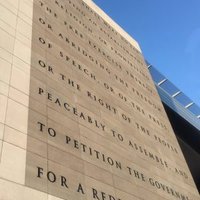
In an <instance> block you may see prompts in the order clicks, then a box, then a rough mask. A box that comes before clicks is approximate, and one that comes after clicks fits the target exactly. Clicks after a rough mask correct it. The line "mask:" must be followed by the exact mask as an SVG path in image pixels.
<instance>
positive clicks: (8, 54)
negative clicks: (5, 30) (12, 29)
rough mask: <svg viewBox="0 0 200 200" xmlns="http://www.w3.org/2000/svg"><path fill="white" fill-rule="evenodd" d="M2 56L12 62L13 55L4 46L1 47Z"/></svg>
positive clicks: (0, 53)
mask: <svg viewBox="0 0 200 200" xmlns="http://www.w3.org/2000/svg"><path fill="white" fill-rule="evenodd" d="M0 41H1V40H0ZM2 41H3V40H2ZM0 57H1V58H2V59H4V60H5V61H7V62H9V63H12V57H13V55H12V54H11V53H9V52H8V51H7V48H5V49H4V48H2V47H0Z"/></svg>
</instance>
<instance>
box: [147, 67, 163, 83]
mask: <svg viewBox="0 0 200 200" xmlns="http://www.w3.org/2000/svg"><path fill="white" fill-rule="evenodd" d="M149 71H150V73H151V76H152V78H153V80H154V82H155V83H159V82H160V81H162V80H163V79H165V77H164V76H163V75H162V74H161V73H160V72H158V71H157V70H156V69H155V68H154V67H153V66H151V67H150V68H149Z"/></svg>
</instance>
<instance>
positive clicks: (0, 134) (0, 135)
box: [0, 123, 4, 140]
mask: <svg viewBox="0 0 200 200" xmlns="http://www.w3.org/2000/svg"><path fill="white" fill-rule="evenodd" d="M3 135H4V124H2V123H0V140H3Z"/></svg>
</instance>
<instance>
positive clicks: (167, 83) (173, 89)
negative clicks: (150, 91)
mask: <svg viewBox="0 0 200 200" xmlns="http://www.w3.org/2000/svg"><path fill="white" fill-rule="evenodd" d="M160 87H161V88H163V89H164V90H165V91H166V92H167V93H168V94H169V95H170V96H172V95H173V94H175V93H177V92H178V91H179V89H178V88H177V87H176V86H175V85H174V84H172V83H171V82H170V81H168V80H167V81H165V82H164V83H162V84H161V85H160Z"/></svg>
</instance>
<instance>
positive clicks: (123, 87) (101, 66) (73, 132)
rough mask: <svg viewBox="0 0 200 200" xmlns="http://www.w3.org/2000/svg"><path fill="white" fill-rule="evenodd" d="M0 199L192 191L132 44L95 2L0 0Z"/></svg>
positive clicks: (125, 197)
mask: <svg viewBox="0 0 200 200" xmlns="http://www.w3.org/2000/svg"><path fill="white" fill-rule="evenodd" d="M122 3H123V2H122ZM0 199H2V200H27V199H30V200H58V199H68V200H75V199H76V200H77V199H91V200H92V199H96V200H132V199H135V200H137V199H144V200H146V199H166V200H171V199H175V200H176V199H177V200H179V199H180V200H197V199H199V195H198V192H197V190H196V187H195V185H194V182H193V180H192V177H191V174H190V172H189V169H188V167H187V165H186V162H185V160H184V157H183V155H182V152H181V149H180V147H179V146H178V143H177V141H176V138H175V135H174V133H173V130H172V128H171V126H170V124H169V121H168V119H167V116H166V113H165V111H164V108H163V106H162V103H161V101H160V98H159V96H158V94H157V91H156V89H155V87H154V84H153V81H152V79H151V77H150V74H149V72H148V69H147V67H146V66H145V61H144V58H143V56H142V53H141V50H140V47H139V45H138V43H137V42H136V41H135V40H134V39H132V38H131V37H130V36H129V35H128V34H127V33H126V32H125V31H124V30H122V29H121V28H120V27H119V26H118V25H117V24H116V23H115V22H113V21H112V19H110V18H109V17H108V16H107V15H106V14H105V13H104V12H103V11H102V10H101V9H100V8H98V7H97V6H96V5H95V4H94V3H93V2H92V1H89V0H84V1H82V0H71V1H70V0H14V1H13V0H0Z"/></svg>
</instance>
